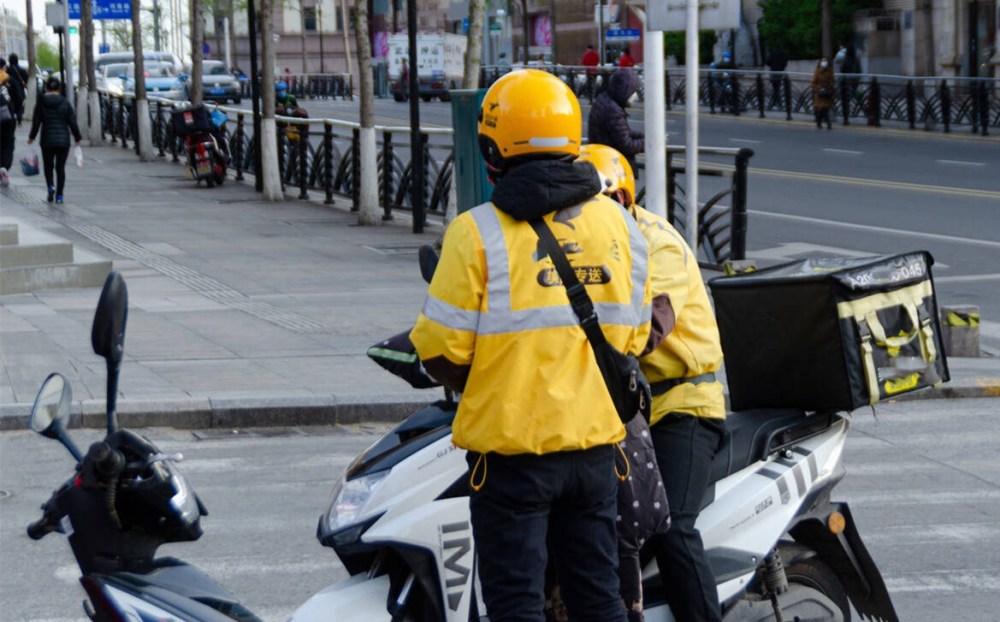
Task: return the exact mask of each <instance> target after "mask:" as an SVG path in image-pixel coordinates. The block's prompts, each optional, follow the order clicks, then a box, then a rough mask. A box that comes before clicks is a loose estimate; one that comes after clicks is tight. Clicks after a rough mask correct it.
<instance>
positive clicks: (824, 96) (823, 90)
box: [812, 58, 835, 130]
mask: <svg viewBox="0 0 1000 622" xmlns="http://www.w3.org/2000/svg"><path fill="white" fill-rule="evenodd" d="M834 84H835V82H834V76H833V68H831V67H830V63H829V62H827V60H826V59H825V58H821V59H820V61H819V63H817V64H816V70H815V71H813V77H812V89H813V111H814V112H815V113H816V129H821V128H822V127H823V122H824V121H825V122H826V129H828V130H830V129H833V124H832V123H830V109H831V108H833V93H834Z"/></svg>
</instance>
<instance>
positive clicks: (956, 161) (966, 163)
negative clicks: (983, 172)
mask: <svg viewBox="0 0 1000 622" xmlns="http://www.w3.org/2000/svg"><path fill="white" fill-rule="evenodd" d="M934 161H935V162H937V163H938V164H954V165H956V166H986V163H985V162H967V161H965V160H934Z"/></svg>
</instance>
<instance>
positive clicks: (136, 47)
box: [132, 0, 153, 162]
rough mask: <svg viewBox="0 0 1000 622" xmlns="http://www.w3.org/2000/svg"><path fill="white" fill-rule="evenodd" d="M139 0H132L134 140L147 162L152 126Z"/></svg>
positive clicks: (140, 3)
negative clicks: (143, 57)
mask: <svg viewBox="0 0 1000 622" xmlns="http://www.w3.org/2000/svg"><path fill="white" fill-rule="evenodd" d="M141 5H142V2H141V0H132V55H133V62H134V63H135V72H134V75H135V115H136V141H137V142H138V143H139V159H140V160H142V161H143V162H149V161H150V160H152V159H153V128H152V124H151V123H150V122H149V100H148V99H146V79H145V76H146V66H145V63H144V62H143V59H142V25H141V22H140V20H139V17H140V15H139V12H140V9H141Z"/></svg>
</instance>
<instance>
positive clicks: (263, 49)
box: [257, 0, 285, 201]
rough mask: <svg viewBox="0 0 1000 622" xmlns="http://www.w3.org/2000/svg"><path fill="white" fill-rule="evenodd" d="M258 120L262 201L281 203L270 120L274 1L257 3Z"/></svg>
mask: <svg viewBox="0 0 1000 622" xmlns="http://www.w3.org/2000/svg"><path fill="white" fill-rule="evenodd" d="M260 55H261V58H262V59H263V62H262V63H261V76H260V77H261V80H260V92H261V104H262V106H261V114H260V116H261V119H260V137H259V139H258V141H257V148H258V149H260V154H261V170H260V171H257V174H258V175H263V185H264V199H265V200H267V201H281V200H282V199H284V198H285V197H284V194H283V193H282V192H281V174H280V173H279V171H278V126H277V124H276V123H275V120H274V0H260Z"/></svg>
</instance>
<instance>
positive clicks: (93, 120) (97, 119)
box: [78, 0, 101, 145]
mask: <svg viewBox="0 0 1000 622" xmlns="http://www.w3.org/2000/svg"><path fill="white" fill-rule="evenodd" d="M84 7H86V8H84ZM84 11H86V12H84ZM80 21H81V22H83V23H86V24H87V29H86V30H85V31H84V32H82V33H81V34H82V35H83V37H82V38H83V40H84V44H83V54H82V55H81V58H80V70H81V72H80V73H81V75H82V74H83V68H84V66H86V68H87V71H86V80H87V100H86V104H85V105H86V106H87V107H88V108H89V112H90V143H91V144H92V145H96V144H97V143H99V142H101V100H100V99H99V98H98V95H97V75H96V71H95V69H94V30H96V28H95V26H96V24H97V22H95V21H94V2H93V0H83V2H82V3H81V5H80ZM78 116H81V117H85V116H87V114H86V113H85V112H84V110H83V109H82V108H81V110H80V115H78ZM80 131H81V132H83V128H80Z"/></svg>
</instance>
